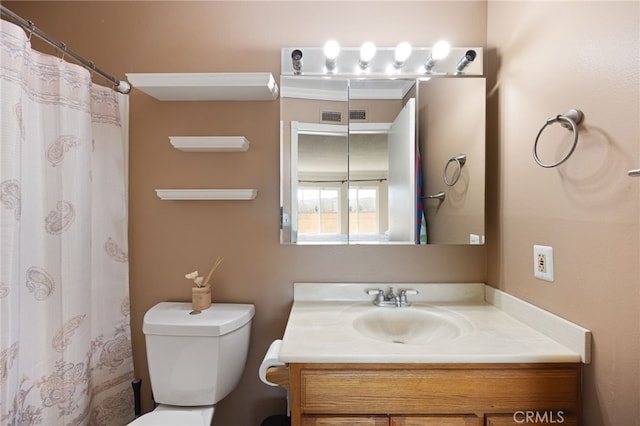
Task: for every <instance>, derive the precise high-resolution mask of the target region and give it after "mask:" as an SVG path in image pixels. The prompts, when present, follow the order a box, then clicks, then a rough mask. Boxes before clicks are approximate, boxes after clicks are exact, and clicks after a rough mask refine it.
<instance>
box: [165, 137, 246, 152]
mask: <svg viewBox="0 0 640 426" xmlns="http://www.w3.org/2000/svg"><path fill="white" fill-rule="evenodd" d="M169 142H171V145H173V147H174V148H175V149H179V150H180V151H186V152H244V151H247V150H248V149H249V141H248V140H247V138H245V137H244V136H169Z"/></svg>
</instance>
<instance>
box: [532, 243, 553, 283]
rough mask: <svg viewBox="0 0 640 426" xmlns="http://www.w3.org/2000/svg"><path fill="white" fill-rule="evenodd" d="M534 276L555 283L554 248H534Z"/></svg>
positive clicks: (536, 246)
mask: <svg viewBox="0 0 640 426" xmlns="http://www.w3.org/2000/svg"><path fill="white" fill-rule="evenodd" d="M533 275H534V276H535V277H536V278H538V279H541V280H545V281H550V282H553V247H549V246H538V245H534V246H533Z"/></svg>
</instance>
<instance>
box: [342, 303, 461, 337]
mask: <svg viewBox="0 0 640 426" xmlns="http://www.w3.org/2000/svg"><path fill="white" fill-rule="evenodd" d="M353 328H354V329H355V330H356V331H358V332H359V333H361V334H363V335H364V336H367V337H369V338H371V339H376V340H381V341H384V342H389V343H400V344H407V345H427V344H429V343H433V342H436V341H443V340H453V339H456V338H458V337H460V336H461V335H463V334H464V333H465V332H466V330H467V328H468V324H465V322H464V321H462V319H460V318H456V317H455V316H453V315H449V314H447V313H446V312H438V311H432V310H422V309H420V310H418V309H413V308H372V310H370V311H368V312H366V313H363V314H361V315H359V316H358V317H356V318H355V319H354V320H353Z"/></svg>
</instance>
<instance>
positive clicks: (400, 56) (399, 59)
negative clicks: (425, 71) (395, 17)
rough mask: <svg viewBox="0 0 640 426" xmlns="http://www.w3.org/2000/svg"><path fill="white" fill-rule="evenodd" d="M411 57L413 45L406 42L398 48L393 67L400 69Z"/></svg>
mask: <svg viewBox="0 0 640 426" xmlns="http://www.w3.org/2000/svg"><path fill="white" fill-rule="evenodd" d="M409 56H411V45H410V44H409V43H407V42H406V41H403V42H402V43H400V44H398V45H397V46H396V50H395V61H394V63H393V66H394V67H396V68H400V67H401V66H402V64H403V63H404V61H406V60H407V58H408V57H409Z"/></svg>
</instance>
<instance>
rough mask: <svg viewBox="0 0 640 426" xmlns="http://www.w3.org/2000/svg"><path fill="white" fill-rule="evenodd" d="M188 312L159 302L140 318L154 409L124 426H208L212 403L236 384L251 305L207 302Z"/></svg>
mask: <svg viewBox="0 0 640 426" xmlns="http://www.w3.org/2000/svg"><path fill="white" fill-rule="evenodd" d="M191 311H192V308H191V303H179V302H161V303H158V304H157V305H155V306H154V307H152V308H151V309H149V310H148V311H147V313H146V314H145V316H144V321H143V327H142V331H143V333H144V335H145V344H146V347H147V362H148V365H149V379H150V382H151V390H152V391H153V396H154V399H155V401H156V402H157V403H158V406H157V407H156V409H154V410H153V411H151V412H149V413H147V414H145V415H143V416H141V417H139V418H137V419H136V420H134V421H133V422H132V423H129V424H130V425H135V426H140V425H154V426H177V425H180V426H191V425H193V426H195V425H198V426H201V425H205V426H209V425H210V424H211V421H212V419H213V415H214V412H215V408H214V407H215V404H217V403H218V402H219V401H220V400H222V399H223V398H224V397H226V396H227V395H228V394H229V393H231V391H232V390H233V389H235V388H236V386H237V385H238V382H239V381H240V378H241V376H242V373H243V371H244V367H245V363H246V360H247V355H248V352H249V337H250V334H251V320H252V319H253V316H254V314H255V308H254V306H253V305H251V304H238V303H213V304H212V305H211V307H210V308H208V309H205V310H203V311H201V313H200V314H196V315H191V314H190V313H191Z"/></svg>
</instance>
